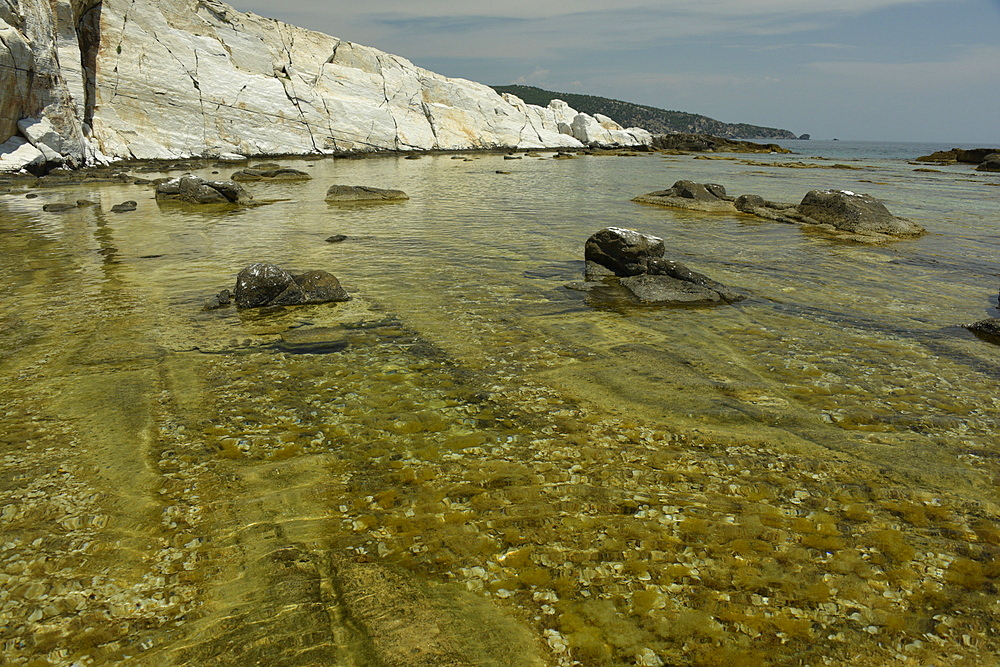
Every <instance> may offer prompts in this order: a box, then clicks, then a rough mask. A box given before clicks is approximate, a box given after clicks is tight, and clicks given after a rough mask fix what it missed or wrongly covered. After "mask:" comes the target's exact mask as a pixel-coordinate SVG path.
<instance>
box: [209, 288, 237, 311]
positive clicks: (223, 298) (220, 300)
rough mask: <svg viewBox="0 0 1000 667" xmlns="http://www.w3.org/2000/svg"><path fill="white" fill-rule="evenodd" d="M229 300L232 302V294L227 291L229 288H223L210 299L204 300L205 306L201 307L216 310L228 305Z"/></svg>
mask: <svg viewBox="0 0 1000 667" xmlns="http://www.w3.org/2000/svg"><path fill="white" fill-rule="evenodd" d="M231 302H232V294H231V293H230V292H229V290H227V289H224V290H222V291H221V292H219V293H218V294H216V295H215V296H213V297H212V298H211V299H208V300H207V301H205V307H204V308H203V310H218V309H219V308H223V307H225V306H228V305H229V304H230V303H231Z"/></svg>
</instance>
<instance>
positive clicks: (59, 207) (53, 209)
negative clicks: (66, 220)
mask: <svg viewBox="0 0 1000 667" xmlns="http://www.w3.org/2000/svg"><path fill="white" fill-rule="evenodd" d="M76 207H77V206H76V204H61V203H55V204H46V205H45V206H43V207H42V210H43V211H45V212H46V213H63V212H64V211H71V210H73V209H75V208H76Z"/></svg>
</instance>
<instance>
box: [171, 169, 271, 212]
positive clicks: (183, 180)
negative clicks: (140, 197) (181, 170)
mask: <svg viewBox="0 0 1000 667" xmlns="http://www.w3.org/2000/svg"><path fill="white" fill-rule="evenodd" d="M156 198H157V199H158V200H161V201H162V200H175V201H183V202H187V203H189V204H240V205H244V206H245V205H248V204H250V203H251V202H252V201H253V195H251V194H250V193H249V192H247V191H246V189H245V188H244V187H243V186H242V185H240V184H239V183H235V182H233V181H207V180H205V179H203V178H198V177H197V176H192V175H191V174H185V175H184V176H181V177H179V178H172V179H170V180H168V181H165V182H163V183H160V184H159V185H157V186H156Z"/></svg>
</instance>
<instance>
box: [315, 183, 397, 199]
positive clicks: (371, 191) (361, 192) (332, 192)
mask: <svg viewBox="0 0 1000 667" xmlns="http://www.w3.org/2000/svg"><path fill="white" fill-rule="evenodd" d="M409 198H410V197H409V196H408V195H407V194H406V193H405V192H403V191H402V190H384V189H382V188H372V187H369V186H367V185H331V186H330V188H329V189H328V190H327V191H326V201H328V202H352V201H403V200H405V199H409Z"/></svg>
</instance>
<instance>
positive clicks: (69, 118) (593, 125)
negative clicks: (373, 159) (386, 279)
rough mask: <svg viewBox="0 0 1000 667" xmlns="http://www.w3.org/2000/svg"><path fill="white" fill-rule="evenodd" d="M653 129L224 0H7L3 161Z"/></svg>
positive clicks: (520, 141)
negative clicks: (517, 92)
mask: <svg viewBox="0 0 1000 667" xmlns="http://www.w3.org/2000/svg"><path fill="white" fill-rule="evenodd" d="M650 142H651V136H650V135H649V133H648V132H646V131H645V130H641V129H638V128H632V129H627V130H626V129H623V128H621V127H620V126H619V125H618V124H617V123H615V122H614V121H613V120H611V119H609V118H606V117H603V116H602V117H600V118H595V117H591V116H588V115H586V114H578V113H577V112H576V111H574V110H573V109H571V108H570V107H569V106H568V105H566V104H565V103H564V102H560V101H558V100H554V101H553V102H552V103H551V104H550V105H549V106H548V107H545V108H543V107H537V106H533V105H528V104H525V103H524V102H522V101H521V100H519V99H518V98H517V97H514V96H512V95H504V96H502V97H501V96H500V95H499V94H497V93H496V92H495V91H494V90H493V89H492V88H489V87H487V86H485V85H482V84H478V83H475V82H472V81H467V80H464V79H453V78H447V77H444V76H441V75H438V74H435V73H433V72H430V71H428V70H425V69H422V68H420V67H417V66H415V65H414V64H413V63H411V62H409V61H408V60H406V59H405V58H401V57H399V56H394V55H391V54H388V53H384V52H382V51H378V50H376V49H373V48H369V47H366V46H361V45H359V44H354V43H352V42H348V41H345V40H342V39H338V38H336V37H331V36H329V35H324V34H321V33H318V32H314V31H311V30H307V29H304V28H298V27H295V26H291V25H287V24H285V23H281V22H279V21H276V20H273V19H267V18H263V17H260V16H257V15H254V14H245V13H242V12H238V11H236V10H235V9H233V8H232V7H230V6H229V5H226V4H224V3H222V2H217V1H216V0H156V1H154V0H103V1H101V0H21V1H19V2H14V1H13V0H0V171H16V170H19V169H22V168H27V169H28V170H34V171H37V172H40V173H44V171H46V170H48V169H50V168H52V167H53V166H57V165H68V166H71V167H72V166H79V165H83V164H90V163H94V162H104V161H109V160H114V159H125V158H140V159H156V158H162V159H177V158H186V157H192V156H218V155H226V154H239V155H264V154H305V153H330V154H335V153H343V152H365V151H382V150H430V149H443V150H454V149H471V148H499V147H518V148H573V147H581V146H584V145H595V144H600V145H614V144H618V145H623V146H625V145H628V146H632V145H640V144H648V143H650Z"/></svg>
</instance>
